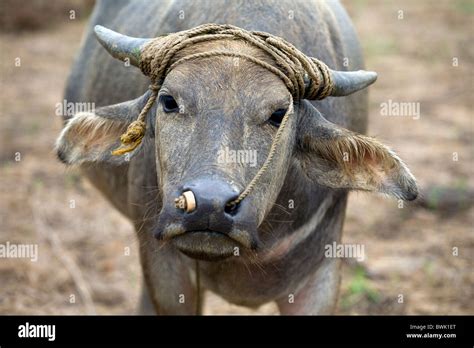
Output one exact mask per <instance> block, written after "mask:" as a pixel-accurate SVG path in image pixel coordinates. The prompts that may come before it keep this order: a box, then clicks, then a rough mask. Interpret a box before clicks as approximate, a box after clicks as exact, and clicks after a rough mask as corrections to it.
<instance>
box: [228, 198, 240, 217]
mask: <svg viewBox="0 0 474 348" xmlns="http://www.w3.org/2000/svg"><path fill="white" fill-rule="evenodd" d="M234 200H235V199H231V200H230V201H229V202H227V204H226V205H225V208H224V212H225V213H226V214H229V215H232V216H234V215H235V214H237V212H238V211H239V206H240V203H233V201H234Z"/></svg>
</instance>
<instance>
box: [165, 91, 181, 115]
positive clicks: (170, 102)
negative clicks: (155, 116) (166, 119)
mask: <svg viewBox="0 0 474 348" xmlns="http://www.w3.org/2000/svg"><path fill="white" fill-rule="evenodd" d="M160 101H161V104H162V105H163V111H164V112H167V113H169V112H177V111H179V107H178V103H176V100H174V98H173V97H172V96H170V95H163V96H161V97H160Z"/></svg>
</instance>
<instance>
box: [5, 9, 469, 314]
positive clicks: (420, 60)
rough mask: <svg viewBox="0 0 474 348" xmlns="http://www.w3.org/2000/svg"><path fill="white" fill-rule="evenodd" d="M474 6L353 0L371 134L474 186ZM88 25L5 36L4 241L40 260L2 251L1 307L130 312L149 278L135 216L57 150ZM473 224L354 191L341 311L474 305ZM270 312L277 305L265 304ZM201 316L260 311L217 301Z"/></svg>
mask: <svg viewBox="0 0 474 348" xmlns="http://www.w3.org/2000/svg"><path fill="white" fill-rule="evenodd" d="M470 4H472V3H471V2H465V1H431V0H423V1H416V2H414V1H408V0H406V1H397V2H379V1H374V0H370V1H356V2H351V3H350V13H351V15H352V17H353V19H354V21H355V26H356V28H357V29H358V32H359V35H360V37H361V38H362V41H363V43H364V48H365V51H366V53H367V57H368V59H367V66H368V68H370V69H371V70H375V71H377V72H378V73H379V80H378V82H377V83H376V84H375V85H374V87H371V123H370V128H369V134H370V135H376V136H378V137H379V138H380V139H381V140H383V141H385V142H386V143H387V144H388V145H390V146H391V147H392V148H394V149H396V150H397V152H398V153H399V154H400V157H401V158H403V159H404V160H405V161H406V162H407V164H408V165H409V167H410V168H411V169H412V171H413V173H414V174H415V176H416V177H417V179H418V180H419V181H420V182H421V184H422V185H426V184H428V183H436V184H437V185H443V186H449V187H463V188H471V189H472V188H473V187H474V182H473V180H474V178H473V176H472V169H473V167H472V163H473V162H472V161H473V150H472V149H473V147H472V139H473V134H472V132H473V127H472V126H473V125H472V116H471V110H472V106H473V105H472V100H471V98H470V96H471V95H472V86H473V85H472V82H473V81H472V69H473V58H474V52H473V46H472V45H470V44H468V43H470V42H472V39H473V38H472V35H473V34H472V30H469V28H470V26H471V25H472V5H470ZM470 7H471V9H470ZM400 9H401V10H403V11H404V19H403V20H399V19H397V15H398V10H400ZM84 24H85V23H84V21H81V20H80V19H79V20H76V21H70V22H66V23H64V24H62V25H61V26H60V27H59V29H58V28H56V29H54V30H48V31H41V32H33V33H28V34H26V33H23V34H18V33H17V34H5V33H3V34H0V52H2V56H1V60H0V76H1V80H0V83H1V87H2V93H1V94H0V106H1V108H0V113H1V129H0V142H1V143H0V146H1V147H0V193H1V197H2V199H1V200H0V243H5V242H6V241H10V242H11V243H20V242H21V243H38V244H39V260H38V262H36V263H34V262H30V261H29V260H24V259H23V260H22V259H0V284H1V285H0V313H8V314H26V313H29V314H43V313H45V314H53V313H54V314H84V313H93V312H96V313H110V314H116V313H132V312H133V310H134V308H135V304H136V302H137V298H138V295H139V289H140V283H141V275H140V269H139V264H138V256H137V243H136V242H135V239H134V236H133V230H132V226H131V224H130V223H129V222H128V221H127V220H126V219H124V218H123V217H122V216H121V215H120V214H119V213H118V212H117V211H115V210H114V209H113V208H112V207H111V206H110V205H109V204H108V203H107V202H106V201H105V200H104V199H103V198H102V196H101V195H100V194H98V193H97V192H96V191H95V190H94V189H92V187H91V186H90V185H89V184H88V183H87V182H85V181H84V180H83V179H82V178H80V177H79V176H78V174H77V173H76V172H75V171H69V170H65V169H64V166H63V165H62V164H60V163H59V162H58V161H57V160H56V158H55V156H54V153H53V147H54V141H55V138H56V136H57V135H58V134H59V131H60V129H61V122H60V120H59V119H58V118H57V117H56V116H54V110H55V104H56V103H57V102H61V100H62V89H63V86H64V82H65V78H66V76H67V72H68V69H69V67H70V64H71V62H72V59H73V54H74V52H75V51H76V49H77V48H78V45H79V42H80V37H81V34H82V30H83V27H84ZM58 42H61V44H60V45H58ZM16 57H20V58H21V67H15V65H14V62H15V58H16ZM453 57H458V58H459V66H458V67H453V66H452V58H453ZM388 99H392V100H394V101H414V102H420V103H421V118H420V119H419V120H414V119H412V118H410V117H393V118H387V117H383V116H380V103H382V102H384V101H387V100H388ZM453 152H457V153H458V155H459V161H452V156H453ZM17 153H20V154H21V161H15V156H16V154H17ZM472 225H473V209H472V207H466V209H465V210H460V211H458V212H455V213H454V214H451V215H449V216H445V215H443V214H440V212H439V211H436V210H431V211H430V210H424V209H420V208H415V207H414V206H410V205H405V206H404V207H403V208H401V209H400V208H399V207H398V202H397V201H395V200H389V199H385V198H383V197H378V196H374V195H368V194H353V195H352V196H351V199H350V204H349V209H348V216H347V220H346V224H345V237H344V242H346V243H363V244H364V245H365V249H366V253H367V259H366V260H365V261H364V262H362V263H351V262H346V263H345V264H344V270H343V271H344V278H343V284H342V291H341V298H340V303H339V309H338V313H341V314H347V313H351V314H352V313H357V314H366V313H369V314H382V313H391V314H396V313H409V314H413V313H418V314H436V313H443V314H467V313H469V314H473V313H474V304H473V303H472V301H470V300H471V299H472V298H473V297H474V290H473V289H474V275H473V272H472V266H473V255H474V250H473V249H474V239H473V228H472ZM453 247H458V248H459V256H453V255H452V248H453ZM127 248H130V252H129V253H127V251H128V249H127ZM78 270H80V271H78ZM71 295H74V296H75V303H71ZM399 295H403V299H404V301H403V303H399V302H398V298H399V297H398V296H399ZM275 311H276V309H275V306H274V305H272V304H269V305H266V306H264V307H262V308H260V309H259V311H257V313H275ZM205 313H208V314H224V313H240V314H243V313H255V311H250V310H248V309H244V308H241V307H237V306H232V305H229V304H227V303H225V302H224V301H222V300H221V299H219V298H217V297H216V296H208V298H207V305H206V309H205Z"/></svg>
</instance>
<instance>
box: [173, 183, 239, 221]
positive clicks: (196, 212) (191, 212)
mask: <svg viewBox="0 0 474 348" xmlns="http://www.w3.org/2000/svg"><path fill="white" fill-rule="evenodd" d="M238 195H239V192H238V191H237V190H236V189H235V188H234V187H232V186H231V185H230V184H229V183H227V182H226V181H224V180H222V179H212V178H202V179H196V180H193V181H191V182H188V183H186V184H185V185H183V190H182V193H181V195H180V196H179V197H177V198H176V199H175V206H176V208H177V209H181V210H183V211H185V212H186V213H188V214H186V215H187V216H186V218H185V220H186V221H187V222H189V223H190V225H195V223H197V225H202V222H204V221H205V222H206V223H207V224H208V227H207V228H210V229H213V226H229V225H232V215H233V214H234V211H235V209H232V208H234V207H230V206H229V205H228V203H229V202H231V201H233V200H234V199H236V198H237V197H238ZM189 227H190V228H192V226H189ZM219 229H220V228H219Z"/></svg>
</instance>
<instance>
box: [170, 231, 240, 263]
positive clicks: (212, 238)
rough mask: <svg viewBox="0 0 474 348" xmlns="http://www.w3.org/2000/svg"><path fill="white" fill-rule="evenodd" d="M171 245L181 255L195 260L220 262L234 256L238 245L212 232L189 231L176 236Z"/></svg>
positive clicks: (220, 234) (222, 235) (221, 234)
mask: <svg viewBox="0 0 474 348" xmlns="http://www.w3.org/2000/svg"><path fill="white" fill-rule="evenodd" d="M172 243H173V244H174V246H176V248H178V250H179V251H181V252H182V253H183V254H185V255H187V256H189V257H191V258H193V259H197V260H203V261H220V260H225V259H227V258H228V257H230V256H232V255H233V254H234V248H235V247H239V243H237V242H236V241H234V240H233V239H231V238H229V237H227V236H226V235H225V234H223V233H220V232H213V231H191V232H186V233H184V234H181V235H179V236H176V237H174V238H173V239H172Z"/></svg>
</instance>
